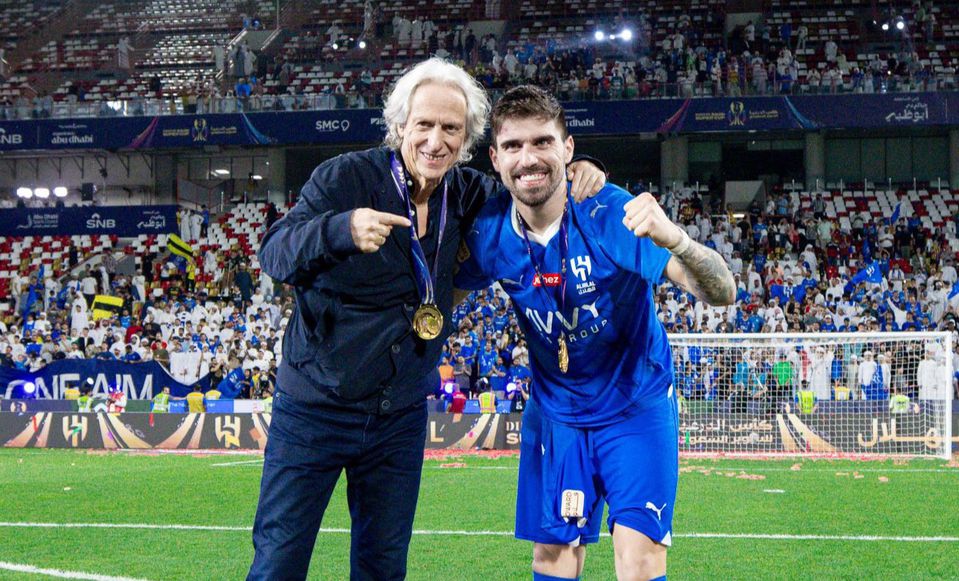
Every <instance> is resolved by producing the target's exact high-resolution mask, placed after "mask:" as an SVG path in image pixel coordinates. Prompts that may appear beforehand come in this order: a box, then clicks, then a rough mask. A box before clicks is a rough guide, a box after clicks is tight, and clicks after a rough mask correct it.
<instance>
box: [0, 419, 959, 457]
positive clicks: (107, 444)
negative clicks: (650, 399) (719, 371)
mask: <svg viewBox="0 0 959 581" xmlns="http://www.w3.org/2000/svg"><path fill="white" fill-rule="evenodd" d="M798 418H799V419H797V417H795V416H791V415H789V414H785V415H783V414H780V415H776V416H767V417H759V416H747V415H745V414H744V415H741V416H738V417H729V416H722V417H720V416H715V417H705V416H698V417H685V418H682V417H681V418H680V451H687V452H704V451H707V452H708V451H715V449H710V448H708V447H707V444H708V443H710V442H712V443H718V442H719V441H720V440H722V442H723V445H724V446H727V447H728V446H730V445H732V444H735V445H736V448H735V450H736V451H737V452H746V453H821V454H822V453H825V454H837V455H843V454H844V455H860V454H870V453H882V454H923V455H928V454H929V453H930V451H931V450H933V449H935V447H938V446H940V445H941V444H942V441H941V437H942V436H941V435H935V434H930V433H929V430H928V429H927V430H925V431H922V430H919V429H917V428H915V426H916V425H917V424H915V423H913V422H910V421H909V419H908V418H906V417H903V416H902V415H890V414H888V413H877V414H865V413H863V414H853V415H849V416H837V415H832V414H819V415H818V416H817V415H816V414H812V415H810V416H798ZM522 419H523V416H522V414H481V415H465V414H447V413H437V412H431V413H430V415H429V429H428V431H427V435H426V447H427V448H429V449H450V450H478V449H480V450H518V449H519V444H520V428H521V425H522ZM270 420H271V414H266V413H205V414H195V413H131V412H126V413H122V414H107V413H76V412H49V411H33V410H31V411H25V410H20V409H18V410H15V413H0V446H3V447H13V448H93V449H188V450H197V449H207V450H210V449H241V450H263V449H264V448H265V447H266V442H267V437H268V435H269V429H270ZM956 433H959V417H954V421H953V434H956ZM783 434H785V439H784V436H783ZM839 434H842V435H843V436H842V437H840V436H839ZM796 438H798V440H797V439H796ZM817 438H818V439H819V440H821V441H817ZM805 442H817V443H816V444H815V445H813V444H810V445H809V446H808V447H806V446H805ZM952 442H953V449H959V436H955V435H954V436H953V437H952ZM800 444H801V445H803V447H800V448H797V447H796V446H797V445H800ZM827 445H828V446H829V447H830V448H831V451H826V448H824V446H827Z"/></svg>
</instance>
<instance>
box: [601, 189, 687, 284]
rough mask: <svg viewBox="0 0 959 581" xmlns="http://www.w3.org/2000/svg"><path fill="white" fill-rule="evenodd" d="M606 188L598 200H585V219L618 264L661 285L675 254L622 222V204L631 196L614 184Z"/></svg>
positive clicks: (605, 249) (607, 252) (624, 211)
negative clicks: (667, 265) (634, 231)
mask: <svg viewBox="0 0 959 581" xmlns="http://www.w3.org/2000/svg"><path fill="white" fill-rule="evenodd" d="M606 189H608V190H610V191H609V192H606V191H603V192H600V194H599V195H598V196H597V197H596V198H598V200H595V201H586V202H584V204H586V209H587V214H586V215H587V216H588V217H587V218H586V219H587V221H588V223H589V224H590V226H591V228H592V229H593V230H594V234H595V239H597V240H599V241H600V244H601V246H602V248H603V250H604V251H605V252H606V254H607V255H608V256H609V257H610V258H611V259H612V260H613V262H614V263H615V264H616V265H617V266H619V267H620V268H623V269H625V270H628V271H630V272H635V273H636V274H639V275H640V276H641V277H643V278H644V279H646V280H648V281H649V282H650V283H652V284H658V283H659V281H660V280H661V279H662V278H663V272H664V271H665V269H666V263H667V262H669V259H670V257H671V256H672V255H671V254H670V253H669V251H668V250H666V249H665V248H660V247H659V246H656V245H655V244H654V243H653V241H652V240H650V239H649V238H645V237H643V238H637V237H636V235H635V234H633V233H632V232H631V231H630V230H629V229H628V228H626V226H624V225H623V218H624V217H625V216H626V210H625V209H624V208H623V207H624V206H625V205H626V203H627V202H629V201H630V200H631V199H632V196H630V195H629V194H628V193H626V191H624V190H622V189H620V188H617V187H615V186H608V185H607V186H606ZM604 194H605V195H604ZM591 205H592V206H593V208H592V209H590V206H591ZM604 205H605V206H608V208H606V207H603V206H604Z"/></svg>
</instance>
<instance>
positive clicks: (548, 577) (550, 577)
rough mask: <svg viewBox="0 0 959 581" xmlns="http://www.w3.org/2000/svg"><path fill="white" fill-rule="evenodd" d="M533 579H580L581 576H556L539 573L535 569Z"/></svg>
mask: <svg viewBox="0 0 959 581" xmlns="http://www.w3.org/2000/svg"><path fill="white" fill-rule="evenodd" d="M533 581H579V577H575V578H572V579H571V578H569V577H554V576H552V575H547V574H545V573H537V572H536V571H533Z"/></svg>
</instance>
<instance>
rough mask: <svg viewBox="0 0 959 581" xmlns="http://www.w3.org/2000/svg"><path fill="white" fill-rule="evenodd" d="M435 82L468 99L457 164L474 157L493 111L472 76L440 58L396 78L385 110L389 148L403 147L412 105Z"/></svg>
mask: <svg viewBox="0 0 959 581" xmlns="http://www.w3.org/2000/svg"><path fill="white" fill-rule="evenodd" d="M427 83H436V84H440V85H447V86H450V87H454V88H456V89H459V90H460V91H461V92H462V93H463V97H465V98H466V139H465V141H464V143H463V147H462V149H460V158H459V160H457V161H458V162H464V163H465V162H467V161H469V160H470V159H471V158H472V157H473V152H472V150H473V147H474V146H475V145H476V143H477V142H478V141H479V140H480V139H481V138H482V137H483V133H484V131H485V130H486V121H487V117H488V116H489V112H490V101H489V97H488V96H487V95H486V90H485V89H483V87H482V86H481V85H480V84H479V83H478V82H477V81H476V79H474V78H473V77H472V76H471V75H470V74H469V73H467V72H466V71H464V70H463V69H462V68H460V67H459V66H457V65H454V64H453V63H451V62H449V61H446V60H443V59H441V58H436V57H434V58H431V59H428V60H425V61H423V62H421V63H420V64H418V65H416V66H415V67H413V68H412V69H410V70H409V71H407V72H406V73H405V74H404V75H403V76H401V77H400V78H399V79H397V81H396V84H394V85H393V88H392V89H391V90H390V94H389V96H388V97H387V98H386V105H385V106H384V107H383V120H384V121H385V122H386V139H385V143H386V146H387V147H389V148H390V149H392V150H394V151H396V150H399V148H400V146H401V145H402V144H403V135H402V133H401V132H402V130H403V126H404V125H405V124H406V119H407V118H408V117H409V114H410V102H411V101H412V100H413V95H414V94H415V93H416V89H418V88H419V87H420V86H421V85H424V84H427Z"/></svg>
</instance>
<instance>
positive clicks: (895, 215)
mask: <svg viewBox="0 0 959 581" xmlns="http://www.w3.org/2000/svg"><path fill="white" fill-rule="evenodd" d="M901 211H902V202H899V203H898V204H896V209H895V210H893V211H892V216H891V217H890V218H888V219H887V220H886V225H892V224H895V223H896V222H898V221H899V213H900V212H901Z"/></svg>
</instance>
